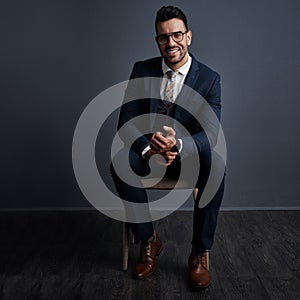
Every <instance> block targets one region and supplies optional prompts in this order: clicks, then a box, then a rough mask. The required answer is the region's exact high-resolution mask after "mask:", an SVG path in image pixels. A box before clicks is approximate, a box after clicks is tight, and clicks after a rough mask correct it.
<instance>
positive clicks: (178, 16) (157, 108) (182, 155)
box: [111, 6, 224, 289]
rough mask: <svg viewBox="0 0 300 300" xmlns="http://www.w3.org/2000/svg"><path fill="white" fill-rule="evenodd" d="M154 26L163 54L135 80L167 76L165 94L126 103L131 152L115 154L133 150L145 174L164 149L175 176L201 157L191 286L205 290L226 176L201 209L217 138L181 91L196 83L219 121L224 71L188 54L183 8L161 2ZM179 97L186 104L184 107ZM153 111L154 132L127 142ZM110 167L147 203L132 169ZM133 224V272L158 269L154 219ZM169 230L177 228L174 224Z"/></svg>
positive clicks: (122, 186)
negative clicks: (190, 109)
mask: <svg viewBox="0 0 300 300" xmlns="http://www.w3.org/2000/svg"><path fill="white" fill-rule="evenodd" d="M155 30H156V34H157V36H156V43H157V45H158V48H159V50H160V53H161V57H157V58H152V59H149V60H146V61H142V62H137V63H136V64H135V65H134V68H133V71H132V74H131V76H130V79H132V80H134V79H137V78H156V77H158V78H162V79H163V80H161V81H160V82H161V85H160V86H156V89H158V90H159V94H160V96H161V97H160V98H161V99H159V100H157V99H151V98H150V99H138V100H137V101H131V102H129V103H127V104H124V105H123V106H122V108H121V111H120V117H119V124H118V129H120V128H121V127H122V126H123V125H124V124H126V123H130V125H129V129H128V131H127V132H126V134H124V135H123V137H122V136H121V138H122V139H123V141H124V143H125V147H128V149H127V151H128V152H126V151H125V152H124V153H125V154H121V153H119V154H118V155H117V156H116V159H115V166H116V165H119V164H122V162H123V161H124V160H126V159H127V160H128V153H129V161H130V166H131V168H132V169H133V170H134V172H135V173H136V174H138V175H140V176H145V175H147V174H149V172H150V167H149V160H150V159H151V157H152V156H153V155H156V154H159V155H160V156H161V157H163V158H164V160H165V163H164V164H165V166H166V167H167V171H166V173H167V175H174V174H177V175H175V176H177V178H178V174H179V173H180V168H181V167H180V166H181V164H182V163H185V161H187V162H192V164H193V161H194V158H195V157H196V156H197V158H199V159H200V162H201V168H200V171H199V178H198V179H197V184H196V186H197V187H198V188H199V196H198V201H196V203H195V206H194V218H193V239H192V250H191V254H190V256H189V259H188V264H189V270H190V272H189V281H190V284H191V286H192V287H196V288H200V289H201V288H206V287H208V286H209V285H210V282H211V279H210V274H209V250H210V249H211V247H212V244H213V237H214V232H215V228H216V223H217V215H218V211H219V208H220V205H221V201H222V197H223V190H224V180H221V182H222V183H221V185H220V187H219V188H218V190H217V192H216V193H215V195H214V197H213V198H212V199H211V201H210V202H209V204H207V205H206V206H205V207H204V208H199V205H198V204H199V203H198V202H199V199H200V196H201V193H202V192H203V190H204V187H205V184H206V182H207V180H208V177H209V173H210V170H211V152H212V149H211V148H212V147H213V144H214V143H210V141H209V137H208V136H209V134H207V132H204V129H203V128H202V127H201V124H199V123H198V122H196V121H195V118H193V117H192V116H191V115H190V114H189V113H188V112H187V111H185V109H184V105H185V103H188V101H189V100H190V99H188V97H187V98H185V97H181V98H183V100H180V99H179V98H180V96H179V95H182V93H183V92H182V90H183V86H184V85H187V86H189V87H191V88H193V89H194V90H195V91H196V92H197V93H199V94H200V95H201V96H202V97H204V98H205V100H206V101H207V103H208V104H209V107H210V108H211V109H212V111H213V112H214V113H215V115H216V116H217V120H219V119H220V110H221V105H220V76H219V75H218V74H217V73H216V72H214V71H212V70H211V69H210V68H208V67H207V66H205V65H203V64H202V63H200V62H198V61H197V60H196V58H195V57H194V56H193V55H192V54H189V52H188V47H189V45H190V44H191V41H192V32H191V31H190V30H189V29H188V25H187V19H186V16H185V14H184V13H183V12H182V11H181V10H180V9H179V8H177V7H173V6H167V7H162V8H161V9H160V10H159V11H158V12H157V15H156V20H155ZM147 86H151V84H148V83H147V81H145V83H143V88H145V89H146V88H147ZM135 88H136V87H135V86H134V84H130V83H129V86H128V88H127V92H126V95H127V97H128V98H130V93H131V92H132V90H135ZM151 88H152V87H151ZM126 95H125V98H126ZM180 101H182V102H180ZM177 102H178V103H179V102H180V103H181V104H183V105H182V106H180V105H179V104H178V103H177ZM191 102H192V101H190V102H189V103H191ZM189 105H190V104H189ZM193 105H194V110H195V111H198V110H199V111H200V110H201V105H200V103H198V102H197V101H194V103H193ZM150 113H156V114H157V116H159V117H157V118H156V119H155V122H154V123H153V122H152V123H151V121H149V124H147V125H149V132H151V134H143V135H142V136H140V137H138V138H137V139H135V140H134V142H133V143H132V144H130V143H129V144H128V142H127V140H128V139H127V138H128V137H130V136H131V135H132V134H133V132H135V133H136V132H138V130H139V128H138V126H137V125H136V123H135V122H133V121H131V120H132V119H133V118H134V117H137V116H139V115H145V114H150ZM164 116H168V117H170V118H173V119H175V120H177V121H179V122H180V123H181V124H182V125H183V126H185V128H186V129H187V130H188V131H189V132H190V134H191V136H192V142H191V139H190V137H186V136H184V135H182V136H181V135H180V134H181V133H180V132H179V131H178V130H177V129H176V130H177V131H176V130H175V125H174V126H173V123H172V122H169V120H170V119H169V118H167V117H165V118H164ZM164 122H165V123H164ZM151 130H152V131H151ZM131 140H132V139H131ZM158 164H161V162H160V163H159V162H158ZM111 172H112V176H113V180H114V183H115V186H116V189H117V192H118V194H119V196H120V197H121V198H122V199H124V200H127V201H129V202H138V203H147V201H148V199H147V194H146V191H145V189H143V188H138V187H136V186H138V185H136V186H132V185H130V184H128V183H126V182H124V181H123V180H122V179H121V178H129V177H131V174H132V173H130V172H132V171H131V170H128V169H126V168H123V169H122V176H121V178H120V174H118V175H117V172H116V171H115V169H114V168H113V167H112V168H111ZM222 178H223V176H222ZM131 229H132V231H133V234H134V237H135V242H136V243H140V247H141V250H140V257H139V259H138V262H137V264H136V266H135V269H134V273H133V277H134V278H136V279H142V278H145V277H148V276H149V275H151V274H152V273H153V272H154V268H155V260H156V256H158V255H159V254H160V252H161V251H162V249H163V246H162V242H161V240H160V238H159V236H158V233H157V232H156V231H155V230H154V228H153V225H152V222H145V223H138V222H137V223H132V224H131ZM170 230H172V229H171V228H170Z"/></svg>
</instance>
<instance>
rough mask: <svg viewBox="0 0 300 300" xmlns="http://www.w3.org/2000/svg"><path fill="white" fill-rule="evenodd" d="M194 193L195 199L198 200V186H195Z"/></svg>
mask: <svg viewBox="0 0 300 300" xmlns="http://www.w3.org/2000/svg"><path fill="white" fill-rule="evenodd" d="M193 195H194V201H196V199H197V195H198V188H194V190H193Z"/></svg>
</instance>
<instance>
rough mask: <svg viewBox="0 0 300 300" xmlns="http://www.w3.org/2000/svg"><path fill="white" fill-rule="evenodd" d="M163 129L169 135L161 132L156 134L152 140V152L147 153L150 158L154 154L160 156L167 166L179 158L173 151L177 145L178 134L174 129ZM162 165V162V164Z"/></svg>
mask: <svg viewBox="0 0 300 300" xmlns="http://www.w3.org/2000/svg"><path fill="white" fill-rule="evenodd" d="M163 129H164V130H165V131H166V132H167V134H163V133H162V132H160V131H157V132H155V133H154V134H153V135H152V137H151V140H150V150H149V151H148V152H147V155H148V157H149V158H150V157H151V156H152V155H154V154H160V155H162V156H163V157H164V159H165V161H166V162H165V163H164V164H165V165H166V166H168V165H170V164H171V163H172V162H173V160H174V159H175V158H176V156H177V152H174V151H171V149H172V148H173V147H174V146H175V145H176V138H175V135H176V132H175V130H174V129H173V128H172V127H168V126H164V127H163ZM160 163H161V162H160Z"/></svg>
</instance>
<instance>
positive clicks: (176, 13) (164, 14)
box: [155, 5, 188, 31]
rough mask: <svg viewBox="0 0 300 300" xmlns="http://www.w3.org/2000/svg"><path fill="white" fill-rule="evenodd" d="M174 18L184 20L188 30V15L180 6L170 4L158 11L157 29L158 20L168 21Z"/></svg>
mask: <svg viewBox="0 0 300 300" xmlns="http://www.w3.org/2000/svg"><path fill="white" fill-rule="evenodd" d="M173 18H176V19H180V20H182V22H183V23H184V25H185V27H186V30H188V25H187V19H186V15H185V14H184V13H183V11H182V10H181V9H180V8H178V7H175V6H172V5H169V6H163V7H161V8H160V9H159V10H158V11H157V13H156V19H155V31H156V25H157V23H158V22H164V21H168V20H171V19H173Z"/></svg>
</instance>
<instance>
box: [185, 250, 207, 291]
mask: <svg viewBox="0 0 300 300" xmlns="http://www.w3.org/2000/svg"><path fill="white" fill-rule="evenodd" d="M189 269H190V276H189V277H190V278H189V281H190V286H191V288H196V289H204V288H206V287H208V286H209V285H210V281H211V279H210V275H209V251H208V250H206V251H204V252H203V253H197V252H196V251H195V249H194V248H193V249H192V252H191V254H190V257H189Z"/></svg>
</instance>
